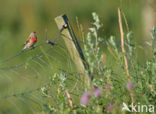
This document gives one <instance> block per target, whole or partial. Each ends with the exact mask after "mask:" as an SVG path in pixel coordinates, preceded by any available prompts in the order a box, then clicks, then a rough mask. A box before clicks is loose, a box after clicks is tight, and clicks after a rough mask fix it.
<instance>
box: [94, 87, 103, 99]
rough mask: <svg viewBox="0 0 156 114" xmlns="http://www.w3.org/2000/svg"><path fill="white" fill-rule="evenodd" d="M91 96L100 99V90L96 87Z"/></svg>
mask: <svg viewBox="0 0 156 114" xmlns="http://www.w3.org/2000/svg"><path fill="white" fill-rule="evenodd" d="M93 94H94V96H95V97H101V90H100V89H99V88H98V87H95V88H94V91H93Z"/></svg>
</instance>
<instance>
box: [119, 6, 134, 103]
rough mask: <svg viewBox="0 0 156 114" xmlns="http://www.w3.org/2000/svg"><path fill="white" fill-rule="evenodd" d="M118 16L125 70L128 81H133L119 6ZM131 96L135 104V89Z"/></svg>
mask: <svg viewBox="0 0 156 114" xmlns="http://www.w3.org/2000/svg"><path fill="white" fill-rule="evenodd" d="M118 16H119V28H120V34H121V49H122V53H123V54H124V61H125V70H126V74H127V78H128V82H131V79H130V74H129V69H128V62H127V56H126V54H125V53H126V51H125V46H124V32H123V27H122V20H121V12H120V8H118ZM130 96H131V100H132V103H133V104H134V102H135V101H134V93H133V91H130Z"/></svg>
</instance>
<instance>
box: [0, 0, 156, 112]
mask: <svg viewBox="0 0 156 114" xmlns="http://www.w3.org/2000/svg"><path fill="white" fill-rule="evenodd" d="M119 7H120V8H121V10H122V11H123V12H124V15H125V17H126V19H127V23H128V26H129V31H133V32H134V37H135V41H137V43H138V44H141V45H144V44H145V43H144V41H145V40H149V38H150V30H151V29H152V28H153V27H154V26H155V25H156V1H155V0H0V60H4V59H7V58H9V57H11V56H13V55H16V54H17V53H18V52H20V51H21V49H22V48H23V43H24V42H25V40H26V39H27V37H28V36H29V34H30V32H32V31H36V32H37V35H38V43H40V42H44V41H45V30H47V38H48V39H49V40H51V41H53V40H54V37H55V36H56V35H57V34H58V32H59V31H58V28H57V26H56V23H55V21H54V18H55V17H57V16H59V15H61V14H66V15H67V16H68V18H69V21H70V23H71V25H72V27H73V29H74V31H75V33H76V35H77V36H78V39H82V38H81V37H80V36H81V35H79V34H80V33H79V32H78V28H77V25H76V17H77V18H78V20H79V24H82V26H83V29H84V33H85V34H86V33H87V32H88V28H89V27H91V26H92V25H91V23H92V22H93V20H92V15H91V14H92V12H96V13H97V14H98V15H99V17H100V20H101V23H103V27H102V28H101V30H100V32H99V35H100V36H101V37H102V38H103V39H108V38H109V37H110V36H111V35H113V36H116V39H117V41H118V42H119V43H120V34H119V32H120V31H119V25H118V15H117V8H119ZM123 25H124V31H125V34H126V33H128V30H127V29H126V26H125V23H124V19H123ZM38 51H40V50H38ZM33 52H34V54H33V53H31V54H30V55H29V53H28V54H25V55H22V56H20V57H18V58H17V59H14V60H12V61H11V64H15V65H16V64H18V63H21V62H23V61H24V60H26V59H27V58H28V57H30V56H32V55H35V53H37V52H36V51H33ZM138 52H139V53H141V54H142V55H143V56H141V57H142V60H143V59H144V57H145V56H148V54H149V53H147V52H148V50H143V49H141V51H138ZM56 55H57V54H56ZM11 64H10V63H3V64H1V65H0V66H7V65H11ZM64 64H65V63H64ZM65 65H66V64H65ZM21 72H22V71H21ZM22 73H23V72H22ZM2 75H3V74H2ZM8 75H11V73H8ZM30 78H31V77H30ZM47 79H48V77H47ZM0 80H1V79H0ZM4 80H5V79H3V83H1V85H0V86H1V87H0V92H1V93H2V92H4V91H6V88H9V87H10V86H8V83H7V82H8V81H6V82H5V81H4ZM6 80H8V79H6ZM45 80H46V79H45ZM11 81H13V82H11V84H10V85H16V84H15V83H16V82H17V83H18V84H17V85H18V86H19V87H20V86H22V87H21V90H20V91H22V90H23V88H25V85H24V84H22V83H24V82H25V81H20V80H19V79H18V78H17V79H16V78H15V79H11ZM1 82H2V80H1ZM32 83H33V82H32ZM36 83H37V82H36ZM38 83H39V82H38ZM28 84H29V83H28ZM28 84H27V85H28ZM17 85H16V86H15V87H12V88H13V89H12V90H14V88H17ZM36 87H38V84H36ZM34 88H35V86H34ZM14 92H15V91H14ZM18 92H19V90H18ZM6 93H8V91H6ZM4 102H5V101H4ZM2 105H4V104H2V103H1V104H0V109H1V110H3V111H4V112H5V111H6V110H8V107H7V104H6V107H7V108H6V107H5V106H4V107H5V108H6V110H5V108H4V107H3V106H2ZM21 109H23V108H22V107H21ZM11 110H12V108H10V111H11ZM25 110H26V109H25ZM8 111H9V110H8ZM6 112H7V111H6ZM15 112H16V111H15Z"/></svg>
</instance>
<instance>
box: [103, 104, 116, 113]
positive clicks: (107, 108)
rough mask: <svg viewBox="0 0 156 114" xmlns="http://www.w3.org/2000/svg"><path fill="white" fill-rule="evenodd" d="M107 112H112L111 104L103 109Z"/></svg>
mask: <svg viewBox="0 0 156 114" xmlns="http://www.w3.org/2000/svg"><path fill="white" fill-rule="evenodd" d="M105 108H106V110H107V111H112V110H113V108H114V106H113V105H112V104H110V105H108V106H106V107H105Z"/></svg>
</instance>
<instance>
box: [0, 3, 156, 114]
mask: <svg viewBox="0 0 156 114" xmlns="http://www.w3.org/2000/svg"><path fill="white" fill-rule="evenodd" d="M118 7H120V8H121V9H122V11H121V17H122V25H123V30H124V46H125V47H124V49H125V53H123V49H122V48H123V46H122V45H121V43H120V42H121V38H120V36H121V34H120V30H121V28H119V22H118V15H117V14H118V13H117V8H118ZM142 7H143V5H142V1H139V0H138V1H137V2H136V1H134V0H127V1H123V0H116V1H113V0H110V1H104V0H100V1H94V0H93V1H90V0H86V1H83V0H79V1H63V0H57V1H48V0H38V1H36V0H32V1H19V0H12V1H7V0H6V1H0V8H1V11H0V40H1V42H0V53H1V54H0V93H1V95H0V101H1V103H0V113H4V114H17V113H24V114H28V113H30V114H31V113H39V114H40V113H48V114H49V113H51V114H53V113H58V114H60V113H63V114H68V113H71V114H72V113H73V114H75V113H78V114H92V113H93V114H103V113H104V114H107V113H108V114H109V113H113V114H119V113H123V114H125V113H126V114H127V113H132V112H128V111H122V108H123V103H125V104H127V106H128V107H129V109H130V110H132V108H131V107H130V105H131V104H132V103H133V102H135V105H137V106H136V108H135V109H136V110H137V112H141V111H142V107H141V106H142V105H146V106H147V107H145V108H144V109H143V111H142V112H141V113H142V114H144V113H146V112H145V111H146V110H147V111H148V112H153V109H152V108H153V107H150V105H152V106H154V111H156V101H155V99H156V47H155V43H156V42H155V41H156V28H153V29H152V28H151V37H150V38H149V39H148V40H146V41H145V39H147V38H146V37H144V33H143V32H142V31H143V24H142V18H141V12H142ZM95 12H96V13H95ZM62 13H66V14H67V15H68V17H69V19H70V22H71V25H72V27H73V29H74V32H75V33H76V36H77V37H78V41H79V43H80V45H81V47H82V49H83V52H84V55H85V59H86V61H87V63H88V64H89V68H90V73H91V75H92V76H93V80H89V81H86V80H84V79H85V78H82V77H85V76H89V75H90V73H89V71H88V70H86V71H85V72H83V73H79V72H78V71H77V69H76V67H75V65H74V63H73V60H72V59H71V57H70V54H69V52H68V50H67V48H66V46H65V44H64V42H63V40H62V39H61V36H60V34H59V32H58V29H57V27H56V24H55V22H54V18H55V17H56V16H58V15H60V14H62ZM76 17H77V18H76ZM75 18H76V19H75ZM34 30H35V31H36V32H37V35H38V42H37V44H36V48H34V49H32V50H26V52H24V53H21V54H20V52H21V50H22V48H23V45H22V44H23V43H24V42H25V40H26V38H27V36H28V35H29V33H30V32H32V31H34ZM149 34H150V31H149ZM138 38H139V39H138ZM140 38H142V39H140ZM144 38H145V39H144ZM46 39H48V40H50V41H53V42H54V43H56V44H57V45H54V46H52V45H50V44H46V43H45V40H46ZM40 43H41V44H40ZM18 53H19V55H18ZM16 54H17V56H16ZM147 55H148V56H147ZM10 57H12V58H10ZM125 57H126V60H127V62H128V63H127V65H126V63H125V61H126V60H125ZM5 60H6V61H5ZM127 66H128V70H127V68H126V67H127ZM127 72H128V73H129V75H128V73H127ZM132 111H134V110H132ZM153 114H154V112H153Z"/></svg>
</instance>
